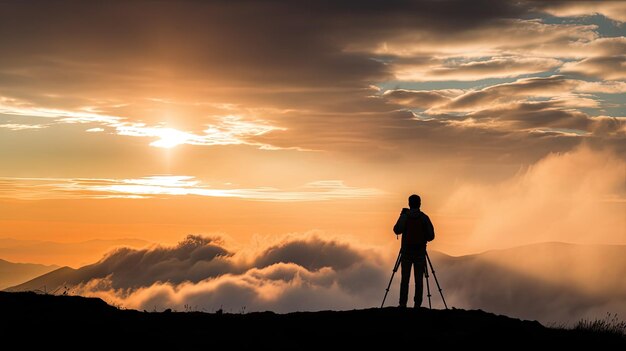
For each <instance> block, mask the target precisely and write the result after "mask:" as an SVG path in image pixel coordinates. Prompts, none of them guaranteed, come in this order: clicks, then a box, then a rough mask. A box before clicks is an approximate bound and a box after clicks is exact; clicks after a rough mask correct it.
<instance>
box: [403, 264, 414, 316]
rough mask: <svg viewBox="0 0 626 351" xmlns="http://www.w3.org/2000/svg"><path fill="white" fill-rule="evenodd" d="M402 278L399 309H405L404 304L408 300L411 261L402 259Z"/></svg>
mask: <svg viewBox="0 0 626 351" xmlns="http://www.w3.org/2000/svg"><path fill="white" fill-rule="evenodd" d="M400 263H401V267H402V270H401V272H402V278H401V279H400V307H406V302H407V301H408V299H409V280H410V279H411V265H412V264H413V262H411V260H408V259H405V258H404V257H403V258H402V261H401V262H400Z"/></svg>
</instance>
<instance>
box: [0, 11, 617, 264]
mask: <svg viewBox="0 0 626 351" xmlns="http://www.w3.org/2000/svg"><path fill="white" fill-rule="evenodd" d="M409 3H410V2H408V3H407V4H406V5H398V6H397V8H396V7H393V6H383V5H372V7H371V8H369V7H367V6H363V7H360V8H358V9H350V8H347V7H342V6H339V5H336V6H330V5H329V6H322V5H314V4H307V5H303V4H299V5H297V6H296V5H295V4H292V5H283V6H279V5H277V4H274V3H265V2H259V3H253V4H248V5H246V6H244V5H242V4H240V3H232V4H231V3H228V4H226V3H199V2H182V3H174V2H170V3H155V4H152V5H151V6H150V7H145V6H142V4H141V3H130V4H122V3H116V4H114V5H110V6H90V5H88V4H78V5H77V4H71V5H69V4H68V5H67V6H65V5H62V4H54V5H53V4H48V3H41V4H38V7H37V9H36V10H33V9H32V8H31V7H30V6H28V5H26V4H21V3H19V2H15V3H3V4H2V5H0V9H1V10H0V51H1V52H2V53H3V55H2V56H1V57H0V165H1V166H0V238H13V239H19V240H44V241H55V242H77V241H85V240H92V239H119V238H137V239H142V240H146V241H150V242H155V243H175V242H177V241H179V240H180V239H181V238H182V237H184V236H186V235H187V234H205V235H209V234H213V233H222V234H226V235H228V236H230V237H232V238H233V239H235V240H236V241H239V242H241V243H242V244H244V245H245V244H246V243H248V242H249V241H250V240H251V239H252V238H253V237H254V236H255V235H261V236H266V235H269V236H272V235H275V236H280V235H283V234H286V233H306V232H310V231H320V232H324V233H328V234H330V235H335V236H342V237H346V238H351V239H354V240H358V241H362V242H365V243H369V244H373V245H380V246H381V247H386V246H393V245H395V244H396V242H395V237H394V236H393V235H392V232H391V227H392V225H393V224H394V222H395V220H396V218H397V215H398V214H399V211H400V208H401V207H406V206H407V204H406V198H407V197H408V195H410V194H411V193H418V194H420V195H421V196H422V198H423V210H424V211H425V212H426V213H428V214H429V215H430V216H431V218H432V220H433V223H434V225H435V228H436V231H437V235H438V236H437V240H436V241H435V242H434V243H433V244H432V247H433V248H434V249H439V250H442V251H444V252H448V253H451V254H457V255H458V254H465V253H472V252H479V251H483V250H487V249H490V248H501V247H510V246H516V245H522V244H526V243H533V242H542V241H565V242H578V243H621V244H626V162H625V160H626V157H625V156H626V148H625V147H626V117H625V116H626V108H625V104H626V100H625V99H624V96H625V95H624V93H625V92H626V75H625V74H624V72H625V71H626V70H624V63H625V62H626V58H625V57H626V56H625V55H626V37H625V36H626V29H625V27H624V21H625V20H626V16H625V15H624V14H625V13H626V11H625V10H624V6H622V5H620V3H617V2H606V3H601V4H596V5H595V6H593V7H589V6H587V5H585V4H583V3H580V2H563V3H554V4H552V5H546V4H544V3H543V2H533V1H527V2H507V1H501V2H498V5H497V6H493V7H491V9H492V10H491V11H484V8H483V10H481V7H480V6H470V5H462V4H459V6H458V8H452V7H451V8H444V7H442V6H439V5H437V3H436V2H428V1H426V2H415V3H417V5H415V3H414V4H409ZM68 6H71V11H70V10H69V7H68ZM377 6H380V7H381V8H377ZM415 6H417V7H415ZM99 254H100V253H98V255H99ZM85 255H87V256H83V257H78V258H75V257H74V258H67V259H66V260H64V259H63V258H62V257H61V258H58V259H59V260H61V261H63V262H46V263H56V264H73V265H76V264H78V263H85V261H88V259H91V258H92V257H98V255H95V254H93V253H89V254H87V253H86V254H85ZM86 257H88V258H86ZM0 258H3V257H0ZM11 259H12V260H15V261H21V262H35V261H37V260H41V258H37V257H34V256H29V254H20V253H19V252H18V251H15V255H13V256H12V257H11Z"/></svg>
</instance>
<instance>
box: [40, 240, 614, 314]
mask: <svg viewBox="0 0 626 351" xmlns="http://www.w3.org/2000/svg"><path fill="white" fill-rule="evenodd" d="M229 247H230V248H229ZM625 253H626V247H625V246H576V245H568V244H559V243H544V244H537V245H529V246H523V247H518V248H512V249H507V250H503V251H497V250H496V251H490V252H487V253H484V254H478V255H468V256H461V257H451V256H447V255H444V254H441V253H439V252H436V251H431V252H430V256H431V259H432V261H433V265H434V267H435V269H436V272H437V277H438V279H439V282H440V284H441V286H442V287H443V289H444V290H443V292H444V294H445V296H446V300H447V302H448V304H449V305H450V306H454V307H457V308H465V309H478V308H480V309H484V310H487V311H491V312H495V313H506V314H508V315H511V316H515V317H522V318H528V319H538V320H540V321H542V322H544V323H547V322H554V321H558V322H574V321H576V320H577V319H579V318H582V317H589V318H594V317H602V316H603V315H604V314H605V313H606V312H612V313H614V312H619V313H621V312H626V310H624V309H623V304H621V301H623V299H624V298H625V297H626V286H624V284H623V280H622V279H619V277H621V276H622V275H623V274H626V271H624V267H626V264H625V263H626V262H625V261H624V260H625V257H626V256H625ZM394 254H395V252H386V251H385V250H383V251H381V249H380V248H373V247H368V246H363V245H360V244H358V243H357V242H356V241H354V240H350V241H346V240H338V239H333V238H329V237H327V236H324V235H322V234H321V233H307V234H297V235H291V236H287V237H283V238H281V239H268V240H261V241H259V242H257V243H256V244H252V245H251V246H247V247H239V248H235V247H234V246H232V244H228V243H227V241H226V242H225V241H224V239H222V238H219V237H210V238H209V237H200V236H188V237H187V238H186V239H185V240H183V241H182V242H180V243H179V244H178V245H177V246H173V247H160V246H156V247H153V248H149V249H141V250H136V249H127V248H122V249H117V250H115V251H113V252H111V253H109V254H108V255H106V256H105V257H104V258H103V259H102V260H100V261H99V262H97V263H96V264H93V265H89V266H85V267H83V268H81V269H79V270H75V271H71V272H69V273H68V272H67V271H62V272H61V273H60V274H61V278H62V280H59V282H63V281H64V282H65V283H64V284H63V285H65V286H69V287H70V290H69V291H70V293H72V294H80V295H85V296H97V297H101V298H103V299H105V300H106V301H108V302H109V303H113V304H116V305H119V306H123V307H126V308H134V309H140V310H142V309H146V310H157V311H160V310H163V309H166V308H173V309H176V310H182V311H184V310H200V311H215V310H217V309H220V308H221V309H223V310H224V311H226V312H234V313H239V312H249V311H265V310H272V311H276V312H292V311H303V310H306V311H308V310H326V309H335V310H336V309H354V308H370V307H376V306H378V305H379V304H380V301H381V299H382V295H383V293H384V288H385V287H386V284H387V282H388V279H389V275H390V273H391V268H392V265H393V261H394V259H395V256H394ZM607 267H614V268H613V269H610V270H607ZM564 270H565V271H564ZM605 270H606V271H605ZM603 271H605V272H604V273H602V274H601V275H598V272H603ZM432 279H433V278H432V277H431V281H430V282H431V283H432V284H431V285H432V289H433V290H432V291H433V300H432V301H433V306H434V307H436V308H440V307H443V305H442V303H441V300H440V298H439V296H438V294H436V292H437V291H436V290H434V289H435V286H434V281H433V280H432ZM39 283H41V282H39ZM49 283H50V282H49ZM398 284H399V276H396V280H395V282H394V284H393V285H392V289H391V293H390V294H389V296H388V300H387V301H388V305H395V304H396V301H397V299H398ZM411 294H412V293H411ZM426 304H427V299H426V296H424V305H425V306H426Z"/></svg>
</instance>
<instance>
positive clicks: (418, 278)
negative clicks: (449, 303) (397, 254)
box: [414, 257, 426, 307]
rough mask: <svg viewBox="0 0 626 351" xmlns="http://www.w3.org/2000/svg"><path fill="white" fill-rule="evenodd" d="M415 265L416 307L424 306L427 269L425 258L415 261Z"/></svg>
mask: <svg viewBox="0 0 626 351" xmlns="http://www.w3.org/2000/svg"><path fill="white" fill-rule="evenodd" d="M414 262H415V263H414V265H415V299H414V301H415V307H420V306H421V305H422V296H423V295H424V269H426V259H425V257H418V258H416V259H415V261H414Z"/></svg>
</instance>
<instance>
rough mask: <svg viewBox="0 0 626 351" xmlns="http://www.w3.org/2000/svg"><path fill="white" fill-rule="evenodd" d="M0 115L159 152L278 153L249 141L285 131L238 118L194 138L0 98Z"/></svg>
mask: <svg viewBox="0 0 626 351" xmlns="http://www.w3.org/2000/svg"><path fill="white" fill-rule="evenodd" d="M0 113H1V114H5V115H16V116H26V117H41V118H51V119H53V122H52V123H48V124H46V125H25V124H4V125H3V126H6V127H5V128H9V129H11V130H23V129H27V128H28V129H38V128H44V127H48V126H51V125H54V124H77V123H78V124H98V125H101V126H103V127H107V128H110V129H112V130H113V132H114V133H115V134H117V135H123V136H133V137H147V138H153V139H155V138H156V139H157V140H155V141H153V142H151V143H150V146H155V147H160V148H172V147H175V146H178V145H182V144H188V145H201V146H215V145H241V144H244V145H255V146H258V147H260V148H262V149H268V150H269V149H278V147H276V146H272V145H267V144H262V143H258V142H254V141H252V140H250V139H251V138H254V137H256V136H261V135H263V134H266V133H269V132H272V131H275V130H285V128H281V127H276V126H271V125H269V124H268V123H267V122H266V121H262V120H255V121H246V120H244V119H243V118H241V117H239V116H220V117H219V119H218V123H217V124H208V125H206V126H205V128H206V129H204V130H203V131H202V134H195V133H191V132H185V131H181V130H178V129H175V128H170V127H166V126H165V125H163V124H160V125H156V126H148V125H146V124H145V123H136V122H129V121H128V119H127V118H123V117H117V116H108V115H104V114H100V113H96V112H91V110H90V109H85V108H83V110H82V111H68V110H59V109H50V108H43V107H37V106H33V105H32V103H29V102H25V101H19V100H17V99H12V98H7V97H0ZM86 131H87V132H103V131H105V129H104V128H100V127H96V128H90V129H88V130H86ZM295 149H298V148H295ZM299 150H300V149H299Z"/></svg>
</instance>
